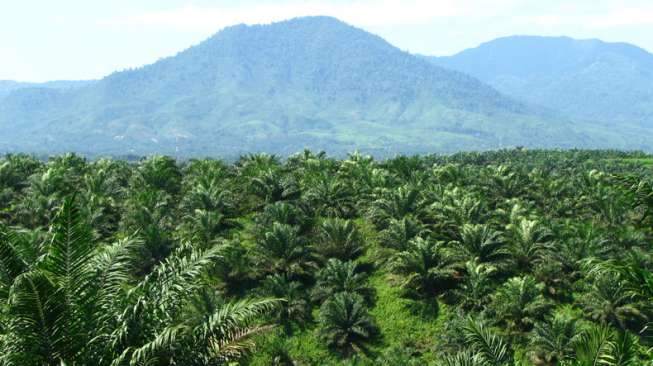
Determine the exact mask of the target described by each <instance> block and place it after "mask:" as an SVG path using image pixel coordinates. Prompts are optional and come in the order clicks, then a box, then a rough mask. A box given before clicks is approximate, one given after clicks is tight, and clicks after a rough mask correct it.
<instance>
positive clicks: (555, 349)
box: [530, 314, 583, 365]
mask: <svg viewBox="0 0 653 366" xmlns="http://www.w3.org/2000/svg"><path fill="white" fill-rule="evenodd" d="M582 334H583V333H582V332H581V330H580V328H579V326H578V325H577V321H576V319H574V318H573V317H571V316H569V315H566V314H555V315H553V316H552V317H550V318H549V319H547V320H546V321H544V322H538V323H536V324H535V327H534V328H533V333H532V336H531V339H530V347H531V352H530V353H531V358H532V359H533V362H534V363H535V364H537V365H558V364H560V363H563V362H569V361H572V360H574V358H575V355H576V352H575V350H576V347H577V345H578V343H579V342H580V340H581V338H582Z"/></svg>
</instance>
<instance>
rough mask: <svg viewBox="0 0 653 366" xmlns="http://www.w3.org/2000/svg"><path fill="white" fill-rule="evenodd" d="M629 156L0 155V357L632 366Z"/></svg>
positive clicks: (638, 188)
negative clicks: (0, 188)
mask: <svg viewBox="0 0 653 366" xmlns="http://www.w3.org/2000/svg"><path fill="white" fill-rule="evenodd" d="M646 157H647V156H646V155H643V154H641V153H622V152H617V151H566V152H563V151H528V150H525V149H519V150H510V151H496V152H486V153H461V154H456V155H451V156H427V157H397V158H396V159H391V160H384V161H376V160H374V159H373V158H371V157H366V156H363V155H361V154H352V155H350V156H349V157H348V158H347V159H345V160H336V159H331V158H328V157H326V156H325V155H324V154H313V153H310V152H304V153H302V154H298V155H295V156H293V157H292V158H290V159H288V160H287V161H281V160H280V159H279V158H277V157H275V156H271V155H265V154H258V155H251V156H247V157H243V158H242V159H240V160H239V161H237V162H236V163H234V164H230V163H226V162H221V161H213V160H194V161H185V162H176V161H174V160H172V159H169V158H162V157H153V158H150V159H144V160H140V161H135V162H131V163H129V162H123V161H113V160H106V159H103V160H98V161H87V160H85V159H82V158H80V157H79V156H75V155H66V156H62V157H57V158H52V159H49V160H48V161H47V162H45V161H43V162H42V161H38V160H36V159H32V158H28V157H24V156H8V157H6V158H0V167H3V168H0V179H4V181H3V182H5V183H4V184H6V188H4V193H3V194H4V195H3V198H2V199H3V200H4V201H3V202H4V203H3V205H4V206H3V207H2V210H1V215H0V365H3V366H4V365H7V366H9V365H27V366H30V365H61V364H62V363H63V364H68V365H73V364H84V365H86V364H92V365H95V364H97V365H99V366H104V365H113V366H123V365H140V364H148V365H173V364H177V365H191V366H192V365H198V366H199V365H202V366H204V365H223V364H230V363H237V364H243V365H248V364H251V365H293V364H294V365H319V364H326V365H377V364H379V365H404V364H406V365H423V364H429V365H534V366H549V365H586V364H587V365H643V364H646V362H648V361H650V360H651V358H652V357H651V348H653V343H651V342H652V341H653V338H651V329H652V328H651V324H650V323H651V321H652V320H653V308H652V306H651V304H653V301H652V298H653V297H652V294H653V291H652V290H651V289H652V288H653V286H652V285H651V284H652V283H653V281H651V273H652V272H653V254H652V246H651V242H652V241H651V240H652V238H653V231H652V227H651V226H650V223H649V219H648V218H647V210H648V209H650V208H651V207H649V206H650V202H648V201H647V200H646V197H647V194H646V193H643V192H645V188H642V187H646V184H639V183H637V182H646V181H648V180H649V179H650V177H651V172H650V170H647V169H648V168H646V167H643V166H642V165H640V164H639V163H634V162H633V159H645V158H646ZM269 172H273V173H272V174H271V175H269V174H268V173H269ZM266 176H267V177H266ZM145 177H147V178H145ZM265 177H266V178H265ZM254 179H263V180H264V181H265V182H262V184H261V185H260V186H258V188H253V186H252V182H253V180H254ZM263 183H264V184H263ZM257 184H258V183H257ZM316 187H318V188H317V189H316ZM259 188H260V189H259ZM283 192H286V193H283ZM601 199H605V200H609V201H610V202H608V203H606V202H599V201H600V200H601ZM331 200H333V201H331ZM255 345H257V346H258V347H256V348H255V347H254V346H255Z"/></svg>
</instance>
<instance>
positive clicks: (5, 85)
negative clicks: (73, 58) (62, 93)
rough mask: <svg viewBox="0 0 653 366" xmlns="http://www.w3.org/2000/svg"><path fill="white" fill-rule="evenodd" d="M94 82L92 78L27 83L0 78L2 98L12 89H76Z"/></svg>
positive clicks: (0, 94) (0, 95) (0, 96)
mask: <svg viewBox="0 0 653 366" xmlns="http://www.w3.org/2000/svg"><path fill="white" fill-rule="evenodd" d="M91 83H93V81H92V80H88V81H87V80H80V81H77V80H70V81H69V80H57V81H48V82H45V83H25V82H18V81H12V80H0V99H2V98H4V97H6V96H8V95H9V94H10V93H11V92H12V91H14V90H19V89H27V88H48V89H74V88H79V87H82V86H85V85H88V84H91Z"/></svg>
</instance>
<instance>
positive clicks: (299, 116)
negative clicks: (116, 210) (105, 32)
mask: <svg viewBox="0 0 653 366" xmlns="http://www.w3.org/2000/svg"><path fill="white" fill-rule="evenodd" d="M0 136H1V137H0V150H4V151H19V150H23V151H25V150H26V151H32V152H46V153H56V152H62V151H70V150H73V151H78V152H82V153H87V154H94V155H97V154H128V153H131V154H149V153H154V152H156V153H167V154H179V155H184V156H198V155H213V156H215V155H219V156H236V155H239V154H242V153H246V152H254V151H266V152H273V153H281V154H287V153H292V152H295V151H298V150H300V149H303V148H312V149H323V150H326V151H328V152H330V153H334V154H340V153H344V152H347V151H352V150H354V149H359V150H361V151H366V152H370V153H375V154H377V155H389V154H394V153H397V152H402V153H419V152H451V151H458V150H469V149H490V148H497V147H502V146H506V147H507V146H515V145H523V146H538V147H572V146H573V147H576V146H577V147H590V146H591V147H605V146H611V147H621V148H625V147H630V148H634V149H637V148H646V147H647V146H648V145H647V144H650V141H648V139H646V138H644V137H642V136H645V135H643V134H642V133H640V132H639V131H637V132H632V131H630V132H619V133H616V132H614V131H611V130H608V129H602V128H597V127H596V126H593V125H582V124H571V123H569V122H567V121H565V120H564V119H561V118H558V117H554V116H553V115H552V114H550V113H547V112H543V111H542V109H538V108H533V107H531V106H529V105H527V104H524V103H522V102H518V101H516V100H514V99H512V98H510V97H506V96H504V95H503V94H501V93H499V92H497V91H496V90H495V89H493V88H492V87H490V86H488V85H486V84H484V83H482V82H481V81H479V80H478V79H476V78H473V77H470V76H467V75H465V74H463V73H460V72H457V71H451V70H448V69H445V68H442V67H439V66H436V65H433V64H432V63H431V62H429V61H428V60H424V59H423V58H421V57H417V56H413V55H410V54H408V53H405V52H402V51H400V50H399V49H397V48H395V47H394V46H392V45H390V44H389V43H387V42H386V41H384V40H383V39H381V38H379V37H377V36H375V35H372V34H370V33H367V32H365V31H363V30H360V29H357V28H354V27H352V26H349V25H347V24H345V23H342V22H340V21H338V20H336V19H334V18H328V17H308V18H298V19H293V20H290V21H285V22H279V23H274V24H271V25H257V26H245V25H239V26H234V27H230V28H226V29H224V30H223V31H221V32H219V33H218V34H216V35H215V36H213V37H211V38H210V39H208V40H206V41H204V42H202V43H201V44H199V45H197V46H194V47H191V48H190V49H188V50H185V51H183V52H181V53H179V54H177V55H175V56H174V57H169V58H166V59H162V60H160V61H158V62H156V63H154V64H152V65H148V66H145V67H142V68H139V69H134V70H126V71H123V72H117V73H114V74H112V75H109V76H108V77H106V78H104V79H102V80H99V81H96V82H93V83H91V84H88V85H85V86H82V87H79V88H74V89H45V88H38V89H34V88H29V89H21V90H15V91H13V92H12V93H11V94H10V95H8V96H7V97H5V98H4V99H2V100H1V101H0Z"/></svg>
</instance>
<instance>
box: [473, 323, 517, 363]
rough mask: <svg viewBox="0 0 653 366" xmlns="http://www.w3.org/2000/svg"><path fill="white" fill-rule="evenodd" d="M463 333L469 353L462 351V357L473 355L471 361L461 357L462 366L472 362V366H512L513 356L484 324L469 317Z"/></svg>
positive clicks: (505, 344) (506, 346)
mask: <svg viewBox="0 0 653 366" xmlns="http://www.w3.org/2000/svg"><path fill="white" fill-rule="evenodd" d="M463 332H464V335H465V342H466V343H467V346H469V347H470V351H471V353H468V352H469V351H467V352H465V351H464V352H463V355H464V354H467V355H470V354H473V355H472V356H471V359H470V358H467V357H465V356H461V361H463V362H465V363H462V364H463V365H464V364H469V363H466V362H472V363H471V364H472V365H476V364H481V365H493V366H501V365H506V366H507V365H512V359H513V356H512V352H511V350H510V348H509V347H508V345H507V343H506V342H505V341H504V340H503V339H502V338H501V337H499V336H498V335H497V334H496V333H495V332H493V331H492V330H490V329H489V328H487V327H486V325H485V324H483V323H482V322H480V321H478V320H476V319H474V318H471V317H469V318H468V319H467V322H466V323H465V325H464V326H463Z"/></svg>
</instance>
